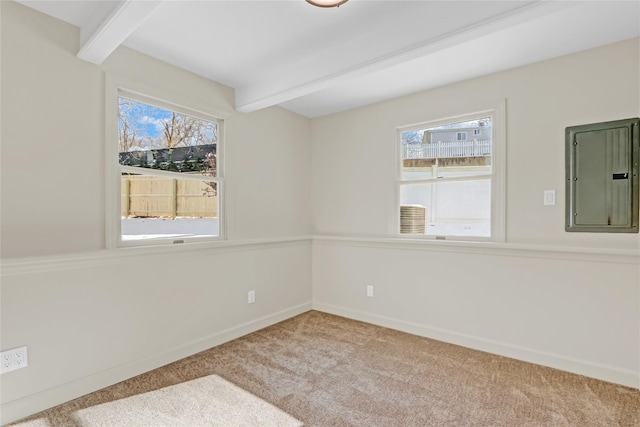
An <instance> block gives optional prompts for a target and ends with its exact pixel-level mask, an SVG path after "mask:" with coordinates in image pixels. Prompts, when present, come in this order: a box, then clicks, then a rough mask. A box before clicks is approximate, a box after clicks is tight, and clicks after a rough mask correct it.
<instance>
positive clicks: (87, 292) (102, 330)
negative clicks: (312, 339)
mask: <svg viewBox="0 0 640 427" xmlns="http://www.w3.org/2000/svg"><path fill="white" fill-rule="evenodd" d="M154 249H155V248H154ZM170 249H171V248H170ZM172 249H177V250H172V251H167V250H166V249H165V250H152V252H153V254H151V255H150V254H143V253H141V251H135V250H134V251H116V252H115V253H114V252H113V251H100V252H95V253H90V254H79V255H77V256H75V257H74V256H64V257H41V258H31V259H22V260H20V259H16V260H3V263H2V301H1V303H2V306H1V309H2V310H1V316H2V321H1V325H2V348H3V349H8V348H13V347H17V346H21V345H27V346H28V348H29V366H28V368H26V369H21V370H17V371H13V372H9V373H7V374H3V375H2V396H1V398H2V407H1V414H2V419H1V423H2V424H4V423H8V422H11V421H13V420H16V419H19V418H22V417H25V416H27V415H30V414H33V413H36V412H38V411H41V410H44V409H46V408H49V407H51V406H55V405H57V404H60V403H63V402H66V401H69V400H72V399H75V398H77V397H80V396H82V395H84V394H87V393H90V392H93V391H95V390H98V389H100V388H103V387H106V386H108V385H111V384H114V383H117V382H119V381H122V380H125V379H127V378H131V377H133V376H135V375H139V374H141V373H143V372H146V371H149V370H151V369H154V368H157V367H159V366H162V365H165V364H167V363H170V362H173V361H176V360H178V359H181V358H183V357H186V356H189V355H191V354H194V353H197V352H199V351H202V350H205V349H207V348H210V347H213V346H216V345H219V344H222V343H223V342H226V341H229V340H231V339H234V338H237V337H240V336H242V335H245V334H248V333H250V332H253V331H256V330H258V329H261V328H263V327H266V326H268V325H270V324H273V323H276V322H279V321H281V320H285V319H287V318H289V317H292V316H295V315H297V314H300V313H303V312H305V311H308V310H310V309H311V283H310V277H311V243H310V240H309V238H308V237H301V238H299V239H274V240H273V241H266V240H261V241H259V242H227V243H226V244H222V245H216V246H212V247H200V248H199V250H179V249H181V248H172ZM249 290H255V291H256V303H255V304H251V305H249V304H247V292H248V291H249Z"/></svg>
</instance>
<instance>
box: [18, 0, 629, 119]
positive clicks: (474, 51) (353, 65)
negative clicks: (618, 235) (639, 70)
mask: <svg viewBox="0 0 640 427" xmlns="http://www.w3.org/2000/svg"><path fill="white" fill-rule="evenodd" d="M19 2H20V3H22V4H24V5H26V6H29V7H32V8H34V9H37V10H39V11H41V12H44V13H47V14H49V15H52V16H54V17H56V18H59V19H61V20H63V21H66V22H69V23H71V24H73V25H76V26H78V27H80V30H81V48H80V51H79V53H78V56H79V57H80V58H81V59H84V60H88V61H91V62H94V63H100V62H102V61H103V60H104V59H105V58H106V57H108V55H109V54H110V53H111V52H112V51H113V50H114V49H115V48H116V47H117V46H118V45H120V44H123V45H125V46H128V47H130V48H133V49H136V50H138V51H141V52H144V53H146V54H148V55H151V56H153V57H156V58H158V59H161V60H163V61H166V62H169V63H171V64H174V65H176V66H179V67H181V68H184V69H187V70H189V71H192V72H195V73H197V74H200V75H202V76H204V77H207V78H210V79H212V80H215V81H217V82H220V83H223V84H225V85H228V86H231V87H233V88H235V89H236V108H237V109H238V110H239V111H243V112H251V111H255V110H258V109H261V108H265V107H268V106H271V105H281V106H283V107H285V108H287V109H290V110H293V111H295V112H298V113H300V114H302V115H305V116H307V117H319V116H322V115H326V114H331V113H335V112H339V111H343V110H346V109H350V108H354V107H358V106H362V105H366V104H370V103H373V102H377V101H381V100H384V99H389V98H394V97H397V96H400V95H405V94H409V93H413V92H417V91H419V90H424V89H428V88H433V87H437V86H442V85H445V84H449V83H453V82H456V81H460V80H465V79H469V78H472V77H477V76H481V75H484V74H489V73H492V72H496V71H500V70H505V69H509V68H513V67H518V66H521V65H525V64H529V63H532V62H537V61H541V60H544V59H548V58H553V57H556V56H560V55H565V54H568V53H572V52H577V51H580V50H584V49H589V48H591V47H595V46H600V45H603V44H607V43H612V42H615V41H619V40H624V39H627V38H631V37H637V36H640V1H638V0H626V1H613V0H603V1H593V0H592V1H569V0H565V1H557V0H552V1H539V0H535V1H533V0H518V1H504V0H501V1H484V0H472V1H456V0H448V1H431V0H429V1H427V0H414V1H400V0H387V1H376V0H350V1H349V2H348V3H345V4H344V5H342V6H340V7H339V8H333V9H321V8H317V7H314V6H311V5H310V4H308V3H306V2H305V1H304V0H285V1H272V0H254V1H244V0H234V1H217V0H209V1H203V0H200V1H190V0H164V1H163V0H144V1H141V0H124V1H116V0H114V1H92V0H89V1H77V0H75V1H56V0H48V1H42V0H40V1H37V0H36V1H34V0H19Z"/></svg>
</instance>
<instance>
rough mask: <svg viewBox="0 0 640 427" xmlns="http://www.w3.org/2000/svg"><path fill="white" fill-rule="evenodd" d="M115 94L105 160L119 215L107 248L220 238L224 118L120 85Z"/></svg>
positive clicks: (112, 220) (112, 212)
mask: <svg viewBox="0 0 640 427" xmlns="http://www.w3.org/2000/svg"><path fill="white" fill-rule="evenodd" d="M117 93H118V95H117V118H118V124H117V136H116V134H115V132H111V133H108V137H109V136H111V137H109V140H108V144H110V147H109V150H108V155H110V157H111V158H110V159H109V162H113V164H114V170H115V171H116V172H114V173H113V175H114V176H113V182H112V183H113V187H115V188H117V189H118V193H119V195H118V197H117V202H115V203H112V204H117V205H118V206H117V209H116V208H115V207H113V208H112V209H111V210H110V212H111V215H112V216H113V217H116V216H117V220H116V219H115V218H111V224H112V226H111V227H108V228H110V229H111V231H110V234H113V235H115V236H109V235H108V240H109V238H110V239H111V240H112V241H111V245H110V246H135V245H150V244H175V243H185V242H188V241H199V240H211V239H219V238H221V236H222V233H221V230H222V226H221V221H220V220H221V213H222V206H221V205H222V203H221V200H222V190H223V180H222V177H221V166H222V146H221V145H222V141H221V135H222V132H221V128H222V121H221V120H219V119H216V118H215V117H213V116H209V115H207V114H203V113H200V112H196V111H194V110H189V109H187V108H184V107H179V106H176V105H173V104H170V103H168V102H164V101H159V100H157V99H151V98H146V97H144V96H142V95H139V94H136V93H129V92H127V91H125V90H118V91H117ZM112 125H113V124H112ZM113 127H115V126H114V125H113ZM116 175H117V176H116ZM116 181H117V182H116ZM118 202H119V203H118ZM116 221H117V222H116ZM114 237H115V238H114Z"/></svg>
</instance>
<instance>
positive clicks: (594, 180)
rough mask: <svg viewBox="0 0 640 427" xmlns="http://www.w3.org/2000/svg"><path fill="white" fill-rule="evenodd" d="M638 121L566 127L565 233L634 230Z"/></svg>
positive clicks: (637, 190) (639, 122) (626, 231)
mask: <svg viewBox="0 0 640 427" xmlns="http://www.w3.org/2000/svg"><path fill="white" fill-rule="evenodd" d="M639 125H640V119H637V118H635V119H627V120H618V121H614V122H605V123H595V124H589V125H582V126H572V127H568V128H567V129H566V178H567V185H566V187H567V188H566V197H567V200H566V201H567V205H566V223H565V230H566V231H586V232H605V233H607V232H608V233H637V232H638V192H639V188H638V153H639V150H640V149H639V147H638V145H639V140H640V139H639V137H638V132H639Z"/></svg>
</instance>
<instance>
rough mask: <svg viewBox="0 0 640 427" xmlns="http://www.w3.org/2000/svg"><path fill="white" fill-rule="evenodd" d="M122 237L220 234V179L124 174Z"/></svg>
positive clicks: (144, 237)
mask: <svg viewBox="0 0 640 427" xmlns="http://www.w3.org/2000/svg"><path fill="white" fill-rule="evenodd" d="M121 189H122V191H121V197H122V199H121V210H122V212H121V216H122V220H121V221H122V223H121V224H122V240H123V241H127V240H139V239H157V238H180V237H211V236H218V235H219V223H218V191H217V190H218V183H216V182H205V181H200V180H191V179H174V178H168V177H165V176H154V175H133V174H123V175H122V182H121Z"/></svg>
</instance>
